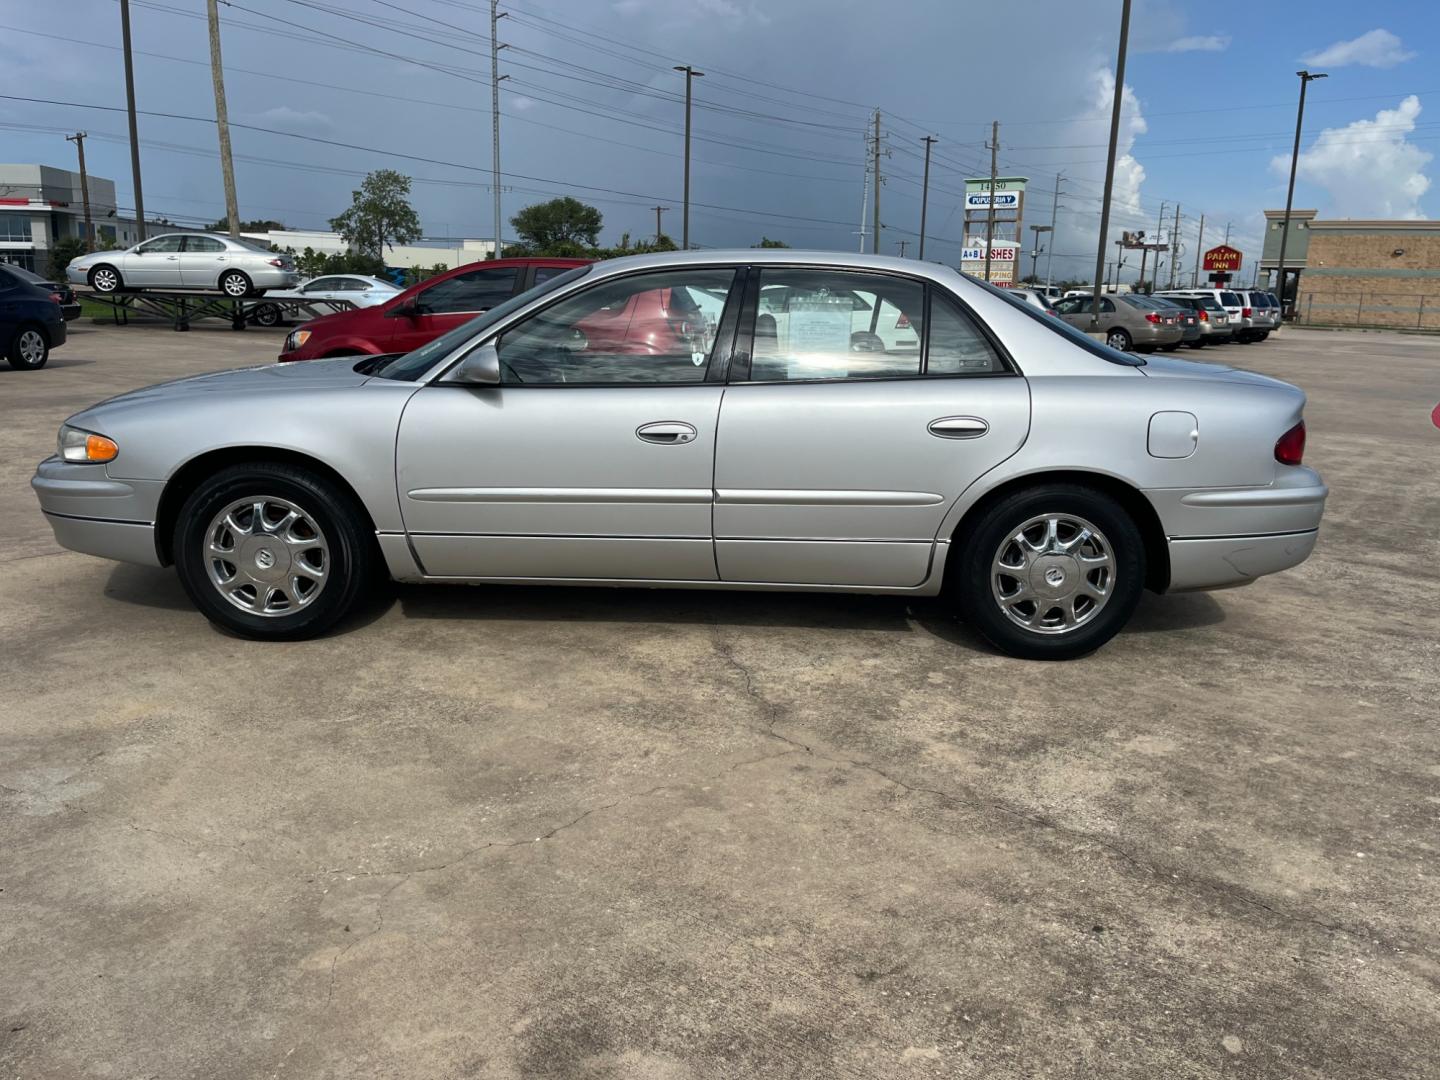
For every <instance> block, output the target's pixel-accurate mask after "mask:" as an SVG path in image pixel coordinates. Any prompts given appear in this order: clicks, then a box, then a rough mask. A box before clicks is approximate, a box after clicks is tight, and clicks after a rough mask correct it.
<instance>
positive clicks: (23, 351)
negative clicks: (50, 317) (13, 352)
mask: <svg viewBox="0 0 1440 1080" xmlns="http://www.w3.org/2000/svg"><path fill="white" fill-rule="evenodd" d="M16 344H17V346H18V349H19V352H20V360H21V362H22V363H23V364H24V365H25V366H26V367H39V366H40V365H41V364H42V363H44V361H45V339H44V338H43V337H41V336H40V331H39V330H25V331H22V332H21V334H20V340H19V341H18V342H17V343H16Z"/></svg>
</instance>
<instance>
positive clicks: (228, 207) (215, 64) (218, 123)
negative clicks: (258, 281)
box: [205, 0, 240, 240]
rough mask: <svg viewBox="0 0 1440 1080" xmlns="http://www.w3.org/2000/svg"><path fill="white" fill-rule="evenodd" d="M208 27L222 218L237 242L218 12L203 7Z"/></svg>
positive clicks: (210, 2) (210, 4) (213, 7)
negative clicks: (222, 189)
mask: <svg viewBox="0 0 1440 1080" xmlns="http://www.w3.org/2000/svg"><path fill="white" fill-rule="evenodd" d="M205 15H206V19H207V21H208V22H209V24H210V78H211V81H212V82H213V83H214V84H215V127H216V129H217V130H218V131H219V132H220V179H221V182H222V184H223V185H224V188H225V217H226V223H227V225H228V227H229V230H230V237H231V239H233V240H239V239H240V204H239V202H238V201H237V199H236V196H235V161H234V159H233V158H232V157H231V156H230V111H229V109H227V108H226V106H225V66H224V64H223V63H222V62H221V59H220V9H219V7H218V6H217V4H216V2H215V0H207V3H206V4H205Z"/></svg>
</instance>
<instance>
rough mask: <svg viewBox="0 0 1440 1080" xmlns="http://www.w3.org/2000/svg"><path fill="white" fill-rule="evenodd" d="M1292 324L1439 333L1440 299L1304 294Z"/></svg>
mask: <svg viewBox="0 0 1440 1080" xmlns="http://www.w3.org/2000/svg"><path fill="white" fill-rule="evenodd" d="M1295 321H1296V322H1297V323H1299V324H1301V325H1305V324H1309V325H1311V326H1355V327H1372V328H1376V329H1394V330H1440V295H1436V294H1429V295H1427V294H1425V293H1402V292H1388V291H1384V290H1375V291H1373V292H1372V291H1369V290H1366V291H1364V292H1324V291H1319V290H1317V291H1314V292H1312V291H1311V290H1309V289H1306V290H1304V291H1303V292H1302V293H1301V295H1300V298H1299V303H1298V304H1297V305H1296V310H1295Z"/></svg>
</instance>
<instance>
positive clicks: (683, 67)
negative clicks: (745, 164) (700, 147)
mask: <svg viewBox="0 0 1440 1080" xmlns="http://www.w3.org/2000/svg"><path fill="white" fill-rule="evenodd" d="M675 70H676V71H683V72H684V73H685V208H684V209H683V210H682V211H681V224H680V249H681V250H682V251H689V250H690V84H691V83H692V82H693V81H694V80H695V79H697V78H703V77H704V75H705V73H704V72H703V71H696V70H695V69H694V68H693V67H691V66H690V65H689V64H676V65H675Z"/></svg>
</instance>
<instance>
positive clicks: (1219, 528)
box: [1145, 466, 1330, 592]
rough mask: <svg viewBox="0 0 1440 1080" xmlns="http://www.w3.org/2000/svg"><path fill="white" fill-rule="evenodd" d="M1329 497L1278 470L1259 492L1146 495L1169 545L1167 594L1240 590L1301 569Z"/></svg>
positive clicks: (1309, 479) (1303, 473)
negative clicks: (1266, 577)
mask: <svg viewBox="0 0 1440 1080" xmlns="http://www.w3.org/2000/svg"><path fill="white" fill-rule="evenodd" d="M1329 493H1330V489H1329V488H1327V487H1326V486H1325V482H1324V481H1323V480H1322V479H1321V478H1320V474H1319V473H1317V472H1316V471H1315V470H1314V469H1309V468H1306V467H1304V466H1295V467H1287V466H1279V467H1278V468H1277V475H1276V478H1275V482H1274V483H1273V484H1269V485H1267V486H1265V487H1244V488H1200V489H1184V488H1159V489H1150V490H1147V491H1146V492H1145V496H1146V498H1148V499H1149V500H1150V504H1151V505H1152V506H1153V507H1154V508H1155V513H1156V514H1157V515H1158V516H1159V518H1160V523H1161V526H1162V527H1163V528H1164V530H1165V535H1166V538H1167V541H1168V544H1169V549H1170V585H1169V590H1168V591H1171V592H1181V591H1185V590H1189V589H1223V588H1226V587H1228V586H1231V585H1243V584H1246V583H1247V582H1250V581H1253V580H1254V579H1255V578H1257V577H1260V576H1261V575H1263V574H1271V573H1274V572H1275V571H1277V570H1284V569H1287V568H1288V567H1291V566H1294V565H1296V564H1297V563H1300V562H1303V561H1304V560H1305V559H1306V557H1308V556H1309V554H1310V552H1311V551H1312V550H1313V549H1314V547H1315V537H1316V535H1317V532H1318V530H1319V528H1320V519H1321V517H1322V515H1323V514H1324V512H1325V499H1326V496H1328V495H1329Z"/></svg>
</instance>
